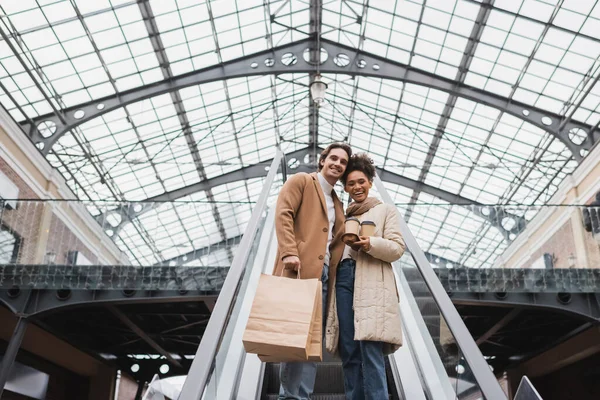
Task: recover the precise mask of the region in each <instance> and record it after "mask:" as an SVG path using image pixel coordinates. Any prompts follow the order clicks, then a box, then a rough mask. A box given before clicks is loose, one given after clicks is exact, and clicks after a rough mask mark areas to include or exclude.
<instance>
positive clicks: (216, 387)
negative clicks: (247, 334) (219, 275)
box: [179, 149, 283, 400]
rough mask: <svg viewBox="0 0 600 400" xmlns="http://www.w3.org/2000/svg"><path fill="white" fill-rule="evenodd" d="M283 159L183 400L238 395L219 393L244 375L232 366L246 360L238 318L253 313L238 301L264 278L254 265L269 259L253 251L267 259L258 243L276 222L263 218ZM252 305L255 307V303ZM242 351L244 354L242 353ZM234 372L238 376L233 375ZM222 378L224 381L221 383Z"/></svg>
mask: <svg viewBox="0 0 600 400" xmlns="http://www.w3.org/2000/svg"><path fill="white" fill-rule="evenodd" d="M282 158H283V153H282V152H281V150H280V149H277V151H276V154H275V157H274V158H273V162H272V163H271V166H270V167H269V173H268V174H267V177H266V179H265V183H264V187H263V191H262V192H261V194H260V196H259V199H258V201H257V203H256V205H255V207H254V210H253V211H252V215H251V217H250V221H249V222H248V226H247V229H246V231H245V233H244V236H243V237H242V240H241V242H240V244H239V247H238V250H237V252H236V254H235V256H234V259H233V261H232V263H231V267H230V269H229V273H228V274H227V277H226V279H225V282H224V283H223V287H222V289H221V292H220V294H219V297H218V299H217V302H216V304H215V307H214V309H213V312H212V315H211V318H210V320H209V322H208V325H207V327H206V330H205V332H204V335H203V337H202V340H201V342H200V345H199V346H198V350H197V351H196V355H195V358H194V361H193V363H192V365H191V367H190V370H189V373H188V376H187V379H186V380H185V383H184V385H183V388H182V391H181V395H180V396H179V400H200V399H207V400H208V399H225V398H233V396H234V393H228V394H221V393H219V391H220V390H227V391H230V390H233V389H234V388H233V385H228V383H229V382H228V381H231V380H233V381H239V380H240V376H238V375H237V374H238V373H239V372H240V371H239V368H238V369H236V370H235V371H231V370H229V368H228V367H230V366H232V365H233V366H236V365H237V366H238V367H239V365H240V363H241V362H243V361H244V354H243V348H242V347H241V345H242V343H241V336H240V338H239V343H236V342H235V340H236V338H234V337H233V335H234V334H236V333H237V334H238V335H239V330H238V331H236V329H235V328H236V324H237V323H238V322H240V323H241V322H242V320H243V318H238V316H239V314H240V312H242V311H247V312H249V310H242V308H243V306H244V301H237V300H238V296H243V295H244V294H245V290H243V289H244V288H243V286H244V285H249V284H250V283H251V282H250V281H251V279H252V278H254V279H258V276H260V270H259V269H258V268H254V269H253V264H254V262H256V263H264V264H266V260H265V259H262V260H261V259H260V257H252V258H251V255H253V254H252V252H253V249H254V251H256V254H254V255H258V252H259V251H262V257H266V254H267V252H268V249H265V248H264V247H263V248H262V249H261V248H260V246H258V245H257V244H258V241H259V240H261V239H263V238H261V236H265V235H267V236H269V234H267V233H265V232H262V231H261V228H262V227H269V226H270V227H271V228H272V226H273V223H271V224H269V223H263V224H261V219H262V218H263V215H264V213H265V211H266V208H267V199H268V196H269V192H270V189H271V187H272V185H273V182H274V181H275V178H276V175H277V173H278V171H279V167H280V162H281V160H282ZM270 236H272V235H270ZM261 241H262V240H261ZM255 244H256V245H255ZM251 272H254V273H251ZM257 272H258V276H257ZM245 303H246V307H249V305H247V303H248V302H245ZM249 303H250V305H251V301H250V302H249ZM242 332H243V329H242ZM231 343H235V344H237V345H238V346H237V352H236V353H235V354H234V352H233V351H232V348H231V347H232V346H230V344H231ZM240 350H241V351H242V353H240ZM232 373H233V374H234V375H231V374H232ZM222 378H223V379H224V381H223V382H220V381H221V379H222ZM225 380H227V381H225Z"/></svg>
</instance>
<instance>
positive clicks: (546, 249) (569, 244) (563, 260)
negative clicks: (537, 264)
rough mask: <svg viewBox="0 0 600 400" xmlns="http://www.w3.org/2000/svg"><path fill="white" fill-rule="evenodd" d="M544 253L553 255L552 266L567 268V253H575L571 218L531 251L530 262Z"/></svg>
mask: <svg viewBox="0 0 600 400" xmlns="http://www.w3.org/2000/svg"><path fill="white" fill-rule="evenodd" d="M544 253H550V254H553V255H554V268H569V255H571V254H575V239H574V237H573V225H572V224H571V220H567V222H566V223H565V224H564V225H563V226H561V227H560V228H559V229H558V231H556V232H555V233H554V235H552V236H551V237H550V238H549V239H548V240H547V241H546V243H544V244H543V245H542V247H540V248H539V249H537V250H536V251H535V252H533V254H532V256H531V262H534V261H536V260H538V259H539V258H540V257H543V256H544Z"/></svg>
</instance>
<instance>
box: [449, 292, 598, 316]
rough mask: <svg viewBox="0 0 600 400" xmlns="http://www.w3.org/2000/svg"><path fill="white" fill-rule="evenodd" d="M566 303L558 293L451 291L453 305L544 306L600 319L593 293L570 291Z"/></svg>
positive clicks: (566, 312)
mask: <svg viewBox="0 0 600 400" xmlns="http://www.w3.org/2000/svg"><path fill="white" fill-rule="evenodd" d="M569 295H570V297H569V298H570V301H569V302H568V303H566V302H562V301H560V300H559V293H517V292H507V293H506V294H502V296H504V297H502V298H499V297H498V295H497V294H496V293H472V292H460V293H456V292H453V293H452V294H451V296H452V303H453V304H455V305H472V306H484V305H485V306H497V307H520V308H531V309H534V308H545V309H550V310H556V311H560V312H563V313H565V314H571V315H573V314H576V315H579V316H582V317H584V318H585V319H587V320H590V321H596V322H598V321H600V308H599V307H598V304H596V303H595V300H593V297H594V293H570V294H569Z"/></svg>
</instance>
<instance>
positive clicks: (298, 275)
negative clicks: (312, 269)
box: [279, 267, 300, 279]
mask: <svg viewBox="0 0 600 400" xmlns="http://www.w3.org/2000/svg"><path fill="white" fill-rule="evenodd" d="M285 270H286V268H285V267H283V268H281V273H280V274H279V276H283V271H285ZM296 279H300V270H298V271H296Z"/></svg>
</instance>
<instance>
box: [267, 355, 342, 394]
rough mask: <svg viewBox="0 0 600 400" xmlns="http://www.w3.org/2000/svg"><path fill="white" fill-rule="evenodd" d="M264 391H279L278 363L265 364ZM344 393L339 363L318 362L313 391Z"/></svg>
mask: <svg viewBox="0 0 600 400" xmlns="http://www.w3.org/2000/svg"><path fill="white" fill-rule="evenodd" d="M265 368H266V369H265V382H264V384H265V389H266V392H265V393H278V392H279V363H268V364H267V365H266V366H265ZM332 392H333V393H344V376H343V373H342V364H341V363H336V362H332V363H326V362H323V363H318V364H317V379H316V382H315V393H332Z"/></svg>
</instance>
